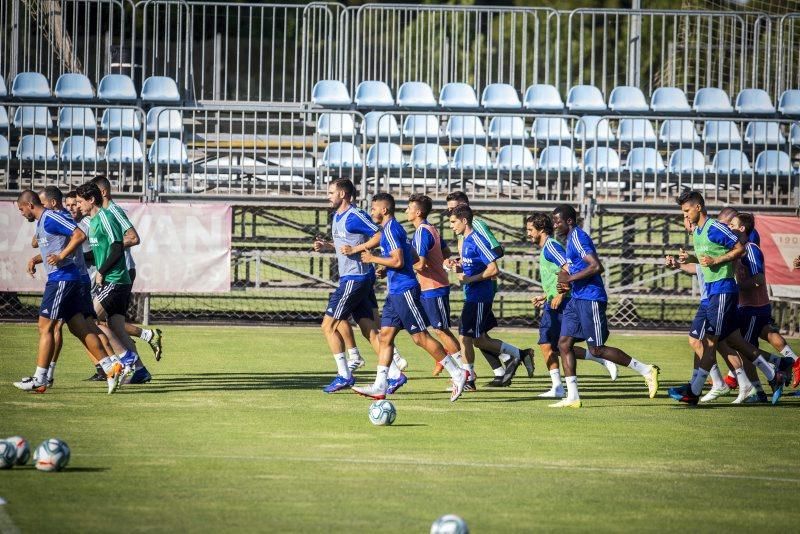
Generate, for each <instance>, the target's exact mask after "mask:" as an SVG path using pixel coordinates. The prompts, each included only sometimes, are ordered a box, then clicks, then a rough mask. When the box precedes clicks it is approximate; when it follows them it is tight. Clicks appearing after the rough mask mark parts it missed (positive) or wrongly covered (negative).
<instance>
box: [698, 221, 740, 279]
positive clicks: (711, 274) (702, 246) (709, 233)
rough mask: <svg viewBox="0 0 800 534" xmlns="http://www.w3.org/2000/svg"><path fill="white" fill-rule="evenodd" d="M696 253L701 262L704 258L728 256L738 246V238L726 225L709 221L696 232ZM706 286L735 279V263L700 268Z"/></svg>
mask: <svg viewBox="0 0 800 534" xmlns="http://www.w3.org/2000/svg"><path fill="white" fill-rule="evenodd" d="M692 237H693V238H694V253H695V255H696V256H697V259H698V260H699V259H700V258H702V257H703V256H711V257H712V258H718V257H720V256H722V255H724V254H727V253H728V251H730V250H731V249H732V248H733V247H734V245H736V242H737V239H736V236H735V235H733V233H732V232H731V231H730V229H728V227H727V226H725V225H724V224H722V223H720V222H717V221H715V220H714V219H708V220H707V221H706V223H705V224H704V225H703V227H702V228H698V229H697V230H695V232H694V234H693V235H692ZM700 268H701V269H702V270H703V279H704V280H705V283H706V284H709V283H712V282H718V281H720V280H724V279H726V278H731V279H733V262H730V261H729V262H726V263H721V264H719V265H714V266H712V267H703V266H702V265H701V267H700Z"/></svg>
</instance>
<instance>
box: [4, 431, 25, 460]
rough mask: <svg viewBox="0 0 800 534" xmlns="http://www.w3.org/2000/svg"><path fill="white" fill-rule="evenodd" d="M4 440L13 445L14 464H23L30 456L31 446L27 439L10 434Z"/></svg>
mask: <svg viewBox="0 0 800 534" xmlns="http://www.w3.org/2000/svg"><path fill="white" fill-rule="evenodd" d="M6 441H8V442H9V443H11V444H12V445H14V447H15V448H16V453H17V461H16V465H25V464H27V463H28V460H29V459H30V457H31V448H30V446H29V445H28V441H27V440H26V439H25V438H23V437H21V436H12V437H10V438H6Z"/></svg>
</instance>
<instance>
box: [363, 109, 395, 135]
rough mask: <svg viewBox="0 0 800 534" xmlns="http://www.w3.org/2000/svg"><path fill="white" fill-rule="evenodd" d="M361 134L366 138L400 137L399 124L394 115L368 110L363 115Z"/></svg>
mask: <svg viewBox="0 0 800 534" xmlns="http://www.w3.org/2000/svg"><path fill="white" fill-rule="evenodd" d="M361 134H362V135H363V136H364V137H366V138H367V139H394V138H395V137H400V126H399V125H398V124H397V119H396V118H395V117H394V115H388V114H386V113H384V112H383V111H370V112H369V113H367V114H366V115H364V122H363V124H362V125H361Z"/></svg>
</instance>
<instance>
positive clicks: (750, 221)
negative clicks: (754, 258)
mask: <svg viewBox="0 0 800 534" xmlns="http://www.w3.org/2000/svg"><path fill="white" fill-rule="evenodd" d="M755 226H756V218H755V217H754V216H753V214H752V213H738V214H737V215H736V217H734V218H733V219H732V220H731V222H730V224H729V225H728V227H729V228H730V229H731V230H734V231H736V232H739V234H741V236H742V237H744V240H745V242H747V241H748V239H749V236H750V233H751V232H752V231H753V228H755Z"/></svg>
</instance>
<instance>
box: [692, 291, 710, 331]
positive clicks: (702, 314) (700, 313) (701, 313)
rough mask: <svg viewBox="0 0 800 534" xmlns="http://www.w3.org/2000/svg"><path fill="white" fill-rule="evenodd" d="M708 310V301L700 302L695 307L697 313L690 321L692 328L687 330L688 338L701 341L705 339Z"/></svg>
mask: <svg viewBox="0 0 800 534" xmlns="http://www.w3.org/2000/svg"><path fill="white" fill-rule="evenodd" d="M707 308H708V301H707V300H701V301H700V304H699V305H698V306H697V312H695V314H694V319H692V326H691V327H690V328H689V337H691V338H694V339H703V338H704V337H706V310H707Z"/></svg>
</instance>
